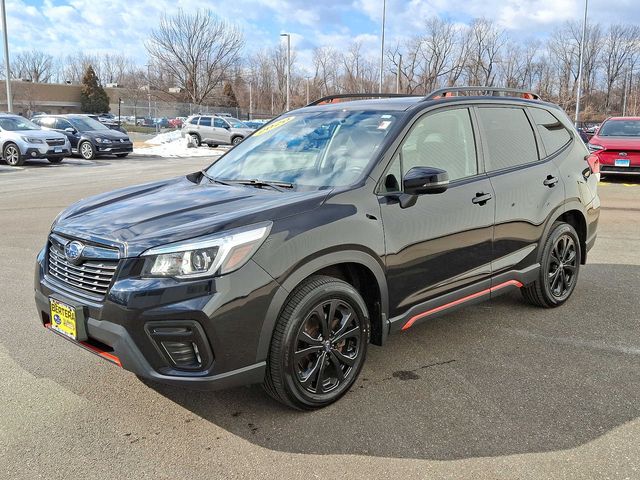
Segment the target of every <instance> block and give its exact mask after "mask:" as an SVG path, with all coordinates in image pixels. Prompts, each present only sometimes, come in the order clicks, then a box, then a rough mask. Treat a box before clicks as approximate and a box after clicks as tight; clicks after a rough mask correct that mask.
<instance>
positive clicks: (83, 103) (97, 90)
mask: <svg viewBox="0 0 640 480" xmlns="http://www.w3.org/2000/svg"><path fill="white" fill-rule="evenodd" d="M80 108H81V109H82V111H83V112H84V113H105V112H108V111H109V96H108V95H107V92H105V91H104V88H102V87H101V86H100V84H99V83H98V77H97V76H96V72H95V70H94V69H93V67H92V66H91V65H89V66H88V67H87V71H86V72H84V76H83V77H82V89H81V92H80Z"/></svg>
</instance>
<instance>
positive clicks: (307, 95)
mask: <svg viewBox="0 0 640 480" xmlns="http://www.w3.org/2000/svg"><path fill="white" fill-rule="evenodd" d="M306 105H309V77H307V103H306Z"/></svg>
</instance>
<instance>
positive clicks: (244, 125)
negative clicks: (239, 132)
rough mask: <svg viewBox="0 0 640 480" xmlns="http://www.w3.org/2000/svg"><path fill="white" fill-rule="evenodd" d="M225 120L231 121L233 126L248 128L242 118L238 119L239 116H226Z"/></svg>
mask: <svg viewBox="0 0 640 480" xmlns="http://www.w3.org/2000/svg"><path fill="white" fill-rule="evenodd" d="M225 120H226V121H227V123H229V124H230V125H231V126H232V127H233V128H247V124H246V123H244V122H241V121H240V120H238V119H237V118H232V117H227V118H225Z"/></svg>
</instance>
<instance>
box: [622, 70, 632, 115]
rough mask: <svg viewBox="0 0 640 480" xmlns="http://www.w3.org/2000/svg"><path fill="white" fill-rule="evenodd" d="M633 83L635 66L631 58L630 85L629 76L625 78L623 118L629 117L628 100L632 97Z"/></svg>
mask: <svg viewBox="0 0 640 480" xmlns="http://www.w3.org/2000/svg"><path fill="white" fill-rule="evenodd" d="M632 82H633V65H632V63H631V58H629V85H627V84H626V83H627V76H626V75H625V76H624V83H625V86H624V101H623V102H622V116H623V117H626V116H627V100H628V99H629V97H630V96H631V85H632Z"/></svg>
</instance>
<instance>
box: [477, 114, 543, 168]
mask: <svg viewBox="0 0 640 480" xmlns="http://www.w3.org/2000/svg"><path fill="white" fill-rule="evenodd" d="M478 116H479V118H480V124H481V129H482V135H483V137H484V142H485V144H486V146H487V153H488V155H487V158H485V163H486V167H487V170H488V171H493V170H501V169H503V168H509V167H514V166H517V165H524V164H527V163H532V162H537V161H538V160H539V156H538V147H537V145H536V139H535V136H534V133H533V129H532V128H531V124H530V123H529V119H528V118H527V115H526V114H525V111H524V110H523V109H521V108H509V107H483V108H479V109H478Z"/></svg>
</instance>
